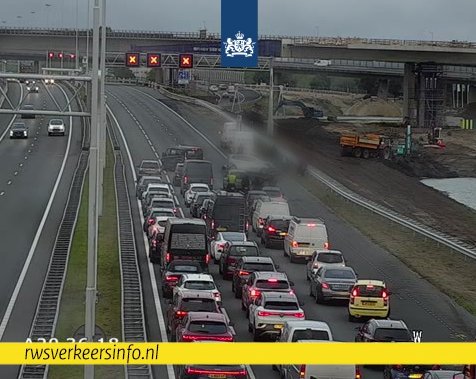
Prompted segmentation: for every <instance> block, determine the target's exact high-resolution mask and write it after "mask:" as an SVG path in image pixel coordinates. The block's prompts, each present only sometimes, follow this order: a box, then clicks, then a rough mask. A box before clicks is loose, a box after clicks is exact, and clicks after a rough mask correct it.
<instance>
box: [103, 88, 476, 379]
mask: <svg viewBox="0 0 476 379" xmlns="http://www.w3.org/2000/svg"><path fill="white" fill-rule="evenodd" d="M110 90H111V92H112V93H114V94H115V95H116V96H118V97H119V98H120V99H121V100H122V101H123V102H124V103H125V104H126V105H127V106H128V107H129V108H130V110H131V112H132V113H133V114H134V115H135V117H136V118H137V119H138V120H139V122H140V124H141V126H142V127H143V129H144V130H145V132H146V133H147V134H148V135H149V137H150V139H151V140H152V141H153V143H154V145H156V147H157V146H159V150H160V151H162V150H163V149H164V148H166V147H167V143H169V142H171V141H170V139H169V137H167V136H166V135H164V133H163V132H162V134H161V132H160V129H158V128H157V126H156V125H155V124H154V123H151V122H150V121H149V120H150V119H151V118H152V119H153V118H159V119H164V120H166V119H168V120H169V122H172V121H173V120H174V119H175V121H174V123H173V124H171V123H170V124H166V125H167V127H168V129H172V130H182V133H183V134H181V135H182V138H183V139H184V140H185V138H187V139H186V140H185V141H184V142H186V143H194V144H199V145H201V146H203V147H204V149H205V158H206V159H211V160H213V162H214V169H218V170H220V167H221V165H222V164H223V162H224V158H223V156H222V155H221V154H219V153H217V151H216V149H215V148H213V147H211V146H210V145H209V144H208V143H206V142H205V141H203V140H201V138H200V137H199V136H198V135H197V134H196V133H195V134H192V135H190V133H189V131H187V129H189V127H188V126H187V125H186V124H185V123H184V122H183V121H181V120H179V119H177V117H176V116H175V115H173V114H172V113H171V112H170V111H169V110H168V109H166V108H165V107H164V106H162V105H160V104H159V103H157V102H156V101H154V100H153V99H151V98H149V97H147V96H145V95H141V94H140V93H139V92H138V90H137V89H134V88H130V87H110ZM140 91H144V92H147V93H150V94H153V95H154V96H155V97H157V98H162V96H160V95H159V94H157V92H154V91H149V90H148V89H143V88H142V89H140ZM172 103H174V104H175V110H178V111H179V112H180V113H182V115H183V116H185V117H186V118H187V119H188V120H189V121H190V122H192V123H193V125H194V126H195V127H196V128H197V129H199V130H201V131H202V132H203V133H205V134H206V135H207V137H208V138H209V139H210V140H211V141H212V142H214V143H215V145H218V136H219V134H218V131H219V126H220V125H219V124H218V123H216V122H214V121H213V120H215V118H214V117H211V118H210V119H206V118H204V117H203V112H202V111H201V110H199V111H197V108H196V107H194V106H190V105H185V104H179V103H178V102H173V101H171V100H167V104H172ZM172 115H173V116H175V118H174V117H173V116H172ZM197 115H200V117H197ZM121 121H123V122H127V120H121ZM138 135H139V133H137V130H136V131H134V130H132V129H131V130H129V131H128V137H127V138H128V140H130V141H131V144H140V143H139V142H138V141H137V140H138V138H139V137H138ZM189 135H190V137H188V136H189ZM188 138H190V139H188ZM144 149H145V147H144V146H142V148H140V147H139V149H138V150H135V151H134V149H133V148H131V150H132V154H133V156H134V157H135V156H137V158H134V159H137V160H140V159H142V158H141V156H144V155H145V152H144ZM216 159H218V160H216ZM280 185H281V186H282V188H283V190H284V192H285V194H286V195H287V197H288V199H289V202H290V207H291V211H292V213H293V214H295V215H298V216H314V217H320V218H322V219H324V220H325V222H326V225H327V226H328V230H329V234H330V241H331V244H332V245H333V246H334V247H335V248H337V249H340V250H342V251H343V252H344V254H345V256H346V258H347V260H348V262H349V264H350V265H351V266H352V267H354V268H355V269H356V271H357V272H358V274H359V276H360V277H362V278H365V277H370V278H375V279H379V278H384V279H385V280H386V281H387V282H388V283H389V285H390V288H391V289H392V291H393V292H394V293H395V295H394V296H393V298H392V303H391V304H392V317H393V318H397V319H399V318H401V319H404V320H405V321H406V322H407V324H408V326H409V327H410V328H411V329H414V330H423V336H422V338H423V340H424V341H452V340H456V339H457V338H458V337H460V336H464V337H466V338H468V337H469V336H471V335H472V333H474V331H475V330H476V329H475V322H474V318H470V317H468V315H467V314H466V313H465V312H464V311H462V310H461V309H460V308H459V307H457V306H455V305H454V304H453V303H452V302H451V301H450V300H449V299H448V298H447V297H446V296H444V295H442V294H441V293H440V292H439V291H438V290H437V289H436V288H434V287H433V286H432V285H430V284H429V283H428V282H426V281H425V280H424V279H422V278H419V277H418V276H417V275H415V274H414V273H413V272H411V271H410V270H409V269H408V268H407V267H406V266H405V265H403V264H402V263H401V262H399V261H398V260H397V259H396V258H394V257H393V256H392V255H391V254H390V253H388V252H386V251H384V250H383V249H381V248H379V247H378V246H376V245H374V244H373V243H372V242H371V241H369V240H368V239H367V238H366V237H364V236H363V235H361V234H360V233H359V232H358V231H357V230H356V229H355V228H353V227H352V226H350V225H348V224H346V223H345V222H343V221H341V220H339V219H338V218H337V217H336V216H335V215H334V214H333V213H332V212H330V211H329V210H328V209H327V208H326V207H325V206H324V205H323V204H322V203H320V202H319V200H318V199H316V198H315V197H314V196H312V195H311V194H310V193H309V192H307V191H306V190H305V189H304V188H302V187H301V186H300V185H299V184H298V183H296V182H295V181H294V180H293V178H285V177H284V178H283V180H282V181H281V183H280ZM263 251H264V253H265V254H267V255H270V256H272V257H273V258H274V259H275V261H276V262H277V263H278V264H280V266H281V269H282V270H284V271H286V272H287V274H288V275H289V277H290V278H291V280H293V281H294V282H295V283H296V291H297V294H298V296H299V297H300V299H301V300H304V301H305V303H306V304H305V305H304V309H305V311H306V316H307V317H308V318H310V319H318V320H324V321H327V322H328V323H329V324H330V325H331V328H332V329H333V332H334V334H335V337H336V338H337V339H339V340H347V341H351V340H353V338H354V336H355V327H356V326H358V325H359V324H358V323H355V324H354V323H349V322H348V321H347V314H346V309H345V306H340V305H335V304H332V305H317V304H315V303H314V301H313V299H311V298H310V297H308V288H309V287H308V283H307V282H306V280H305V276H304V265H302V264H291V263H289V261H288V260H287V259H285V258H284V257H283V255H282V251H281V250H271V249H263ZM216 271H217V270H216V267H215V266H212V272H214V273H215V274H216ZM215 277H216V278H217V283H218V285H219V286H220V290H221V291H222V292H223V294H224V306H225V307H226V309H227V310H228V313H229V314H230V315H231V317H232V319H233V321H234V322H235V329H236V331H237V334H238V340H241V341H250V340H251V335H250V334H249V333H248V331H247V323H246V318H245V317H244V315H243V314H242V312H241V310H240V302H239V300H236V299H234V298H233V296H232V293H231V284H230V282H224V281H223V280H221V279H219V278H218V277H217V276H216V275H215ZM254 371H255V373H256V377H258V378H269V377H277V374H275V373H273V372H272V371H271V369H270V368H269V367H255V368H254ZM380 375H381V374H380V373H378V372H375V371H369V372H368V371H367V370H366V372H365V373H364V376H366V377H367V376H369V377H377V376H380Z"/></svg>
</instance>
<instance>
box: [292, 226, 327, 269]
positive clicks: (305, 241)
mask: <svg viewBox="0 0 476 379" xmlns="http://www.w3.org/2000/svg"><path fill="white" fill-rule="evenodd" d="M322 249H326V250H327V249H329V238H328V236H327V229H326V225H325V224H324V221H322V220H320V219H318V218H298V217H293V219H292V220H291V222H290V223H289V229H288V234H287V235H286V237H285V238H284V254H285V255H287V256H289V259H290V261H291V262H294V261H297V260H309V259H311V257H312V254H313V253H314V251H316V250H322Z"/></svg>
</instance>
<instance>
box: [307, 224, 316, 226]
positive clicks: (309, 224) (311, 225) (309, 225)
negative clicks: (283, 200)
mask: <svg viewBox="0 0 476 379" xmlns="http://www.w3.org/2000/svg"><path fill="white" fill-rule="evenodd" d="M307 226H309V227H313V226H316V224H307Z"/></svg>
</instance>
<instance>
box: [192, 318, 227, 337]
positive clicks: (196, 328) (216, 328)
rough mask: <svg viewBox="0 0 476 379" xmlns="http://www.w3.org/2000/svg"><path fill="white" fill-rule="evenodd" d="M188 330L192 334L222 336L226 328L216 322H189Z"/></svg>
mask: <svg viewBox="0 0 476 379" xmlns="http://www.w3.org/2000/svg"><path fill="white" fill-rule="evenodd" d="M188 330H189V331H190V332H192V333H204V334H224V333H226V332H227V331H228V328H227V326H226V325H225V324H224V323H222V322H217V321H191V322H190V324H189V327H188Z"/></svg>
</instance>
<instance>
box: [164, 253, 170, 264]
mask: <svg viewBox="0 0 476 379" xmlns="http://www.w3.org/2000/svg"><path fill="white" fill-rule="evenodd" d="M165 261H166V262H170V253H167V254H166V255H165Z"/></svg>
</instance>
